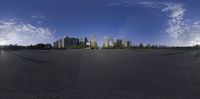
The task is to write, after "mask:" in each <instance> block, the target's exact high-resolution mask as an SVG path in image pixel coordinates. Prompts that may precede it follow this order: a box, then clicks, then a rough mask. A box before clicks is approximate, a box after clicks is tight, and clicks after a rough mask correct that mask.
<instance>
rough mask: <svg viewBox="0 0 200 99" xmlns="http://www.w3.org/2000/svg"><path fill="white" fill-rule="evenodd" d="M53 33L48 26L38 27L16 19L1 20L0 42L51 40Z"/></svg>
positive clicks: (31, 42)
mask: <svg viewBox="0 0 200 99" xmlns="http://www.w3.org/2000/svg"><path fill="white" fill-rule="evenodd" d="M53 33H54V31H52V30H51V29H50V28H48V27H36V26H34V25H32V24H29V23H24V22H18V21H15V20H9V21H0V44H1V45H3V44H21V45H29V44H36V43H40V42H44V43H45V42H50V41H51V40H52V39H53Z"/></svg>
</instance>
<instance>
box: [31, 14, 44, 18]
mask: <svg viewBox="0 0 200 99" xmlns="http://www.w3.org/2000/svg"><path fill="white" fill-rule="evenodd" d="M31 18H33V19H45V18H46V16H44V15H33V16H31Z"/></svg>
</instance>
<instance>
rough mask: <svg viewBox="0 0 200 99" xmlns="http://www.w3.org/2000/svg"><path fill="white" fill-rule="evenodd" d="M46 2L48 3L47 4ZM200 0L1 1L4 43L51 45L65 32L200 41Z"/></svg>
mask: <svg viewBox="0 0 200 99" xmlns="http://www.w3.org/2000/svg"><path fill="white" fill-rule="evenodd" d="M47 2H48V3H47ZM199 3H200V2H199V1H194V2H190V1H189V0H184V1H182V0H173V1H164V0H159V1H158V0H150V1H146V0H126V1H123V0H101V1H92V0H85V1H80V0H58V1H48V0H43V1H39V0H34V1H26V0H21V1H20V2H18V1H17V0H16V1H10V0H2V1H1V4H0V9H1V10H0V13H1V15H0V45H8V44H19V45H34V44H37V43H51V44H53V42H54V41H55V40H57V39H59V38H62V37H63V36H65V35H66V36H72V37H78V38H80V37H86V36H87V37H88V38H89V39H90V38H92V37H93V36H96V37H97V38H96V39H97V43H98V45H100V46H102V45H103V39H102V38H103V37H104V36H108V37H111V38H113V39H117V38H120V39H126V40H130V41H132V42H134V43H135V44H139V43H143V44H148V43H150V44H158V45H159V44H161V45H170V46H188V45H189V46H192V45H196V44H200V32H199V31H200V19H199V17H200V14H199V13H198V11H199V7H198V4H199Z"/></svg>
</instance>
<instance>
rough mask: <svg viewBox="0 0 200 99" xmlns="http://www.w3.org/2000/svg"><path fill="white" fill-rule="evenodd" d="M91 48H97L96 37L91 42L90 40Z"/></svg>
mask: <svg viewBox="0 0 200 99" xmlns="http://www.w3.org/2000/svg"><path fill="white" fill-rule="evenodd" d="M90 46H91V47H94V48H97V38H96V36H94V37H93V38H92V39H91V40H90Z"/></svg>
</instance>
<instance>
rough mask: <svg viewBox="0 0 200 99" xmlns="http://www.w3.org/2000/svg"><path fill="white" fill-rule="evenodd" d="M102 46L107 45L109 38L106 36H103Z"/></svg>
mask: <svg viewBox="0 0 200 99" xmlns="http://www.w3.org/2000/svg"><path fill="white" fill-rule="evenodd" d="M103 47H109V38H108V37H107V36H104V37H103Z"/></svg>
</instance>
